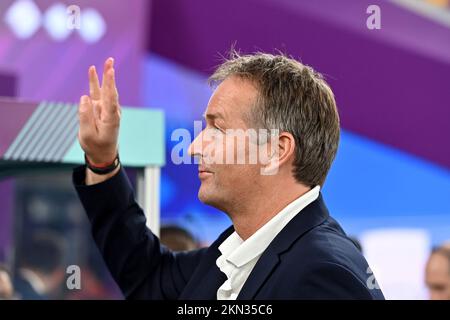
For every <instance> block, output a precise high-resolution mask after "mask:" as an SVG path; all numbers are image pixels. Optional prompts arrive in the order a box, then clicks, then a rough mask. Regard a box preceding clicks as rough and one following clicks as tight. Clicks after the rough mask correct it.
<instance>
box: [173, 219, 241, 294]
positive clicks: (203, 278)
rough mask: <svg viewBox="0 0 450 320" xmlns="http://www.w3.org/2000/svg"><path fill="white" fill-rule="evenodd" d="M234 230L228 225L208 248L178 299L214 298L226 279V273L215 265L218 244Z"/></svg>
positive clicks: (218, 252)
mask: <svg viewBox="0 0 450 320" xmlns="http://www.w3.org/2000/svg"><path fill="white" fill-rule="evenodd" d="M233 232H234V228H233V227H230V228H228V229H227V230H225V231H224V232H223V233H222V234H221V235H220V236H219V238H218V239H217V240H216V241H215V242H214V243H213V244H212V245H211V246H210V247H209V248H208V251H207V252H206V254H205V256H204V257H203V259H202V260H201V262H200V264H199V266H198V267H197V269H196V271H195V272H194V274H193V275H192V277H191V279H190V280H189V282H188V283H187V285H186V287H185V288H184V290H183V292H182V293H181V295H180V297H179V299H181V300H191V299H192V300H216V299H217V290H218V289H219V287H220V286H221V285H222V284H223V283H224V282H225V281H226V280H227V277H226V275H225V274H224V273H223V272H221V271H220V269H219V268H218V267H217V265H216V260H217V258H218V257H219V256H220V251H219V245H220V244H221V243H222V242H223V241H224V240H225V239H226V238H227V237H228V236H229V235H230V234H231V233H233Z"/></svg>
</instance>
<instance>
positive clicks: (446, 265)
mask: <svg viewBox="0 0 450 320" xmlns="http://www.w3.org/2000/svg"><path fill="white" fill-rule="evenodd" d="M425 281H426V284H427V287H428V290H429V292H430V299H431V300H450V245H448V244H446V245H442V246H441V247H438V248H436V249H434V250H433V251H432V252H431V255H430V257H429V259H428V262H427V266H426V270H425Z"/></svg>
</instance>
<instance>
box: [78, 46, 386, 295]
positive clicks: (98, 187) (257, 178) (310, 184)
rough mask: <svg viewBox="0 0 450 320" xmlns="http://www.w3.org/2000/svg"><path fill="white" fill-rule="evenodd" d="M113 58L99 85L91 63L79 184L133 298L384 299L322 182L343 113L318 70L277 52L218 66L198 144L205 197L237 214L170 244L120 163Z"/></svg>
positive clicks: (98, 236)
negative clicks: (196, 239) (206, 241)
mask: <svg viewBox="0 0 450 320" xmlns="http://www.w3.org/2000/svg"><path fill="white" fill-rule="evenodd" d="M113 64H114V61H113V59H111V58H110V59H108V60H107V61H106V62H105V66H104V73H103V84H102V87H100V85H99V81H98V77H97V73H96V71H95V68H94V67H91V68H90V69H89V79H90V81H89V82H90V96H82V97H81V100H80V107H79V118H80V131H79V140H80V144H81V147H82V148H83V150H84V151H85V153H86V162H87V166H83V167H80V168H77V169H76V170H75V172H74V184H75V186H76V189H77V192H78V195H79V197H80V199H81V202H82V203H83V206H84V208H85V210H86V212H87V214H88V216H89V218H90V221H91V223H92V229H93V234H94V238H95V240H96V242H97V244H98V246H99V248H100V250H101V252H102V254H103V256H104V259H105V261H106V263H107V265H108V267H109V269H110V271H111V273H112V275H113V276H114V278H115V280H116V281H117V282H118V284H119V286H120V287H121V289H122V291H123V293H124V295H125V297H126V298H129V299H229V300H232V299H383V294H382V293H381V291H380V290H379V289H377V288H376V287H375V288H372V287H373V286H371V285H368V283H367V282H368V279H369V277H371V274H368V273H367V270H368V265H367V263H366V261H365V259H364V258H363V256H362V255H361V253H360V252H359V251H358V249H357V248H356V247H355V245H354V244H353V243H352V241H351V240H350V239H349V238H348V237H347V236H346V235H345V233H344V231H343V230H342V229H341V227H340V226H339V225H338V224H337V222H336V221H335V220H334V219H333V218H331V217H330V216H329V214H328V211H327V209H326V207H325V204H324V201H323V199H322V196H321V194H320V188H321V186H322V185H323V183H324V181H325V177H326V175H327V172H328V170H329V168H330V166H331V163H332V161H333V159H334V157H335V154H336V151H337V147H338V141H339V117H338V113H337V110H336V105H335V100H334V96H333V94H332V92H331V90H330V88H329V87H328V85H327V84H326V83H325V81H324V80H323V79H322V78H321V76H320V75H319V74H317V73H316V72H314V71H313V70H312V69H311V68H310V67H307V66H304V65H302V64H301V63H299V62H297V61H295V60H293V59H290V58H287V57H285V56H281V55H277V56H273V55H269V54H254V55H248V56H239V55H238V54H234V55H233V56H232V57H231V59H230V60H228V61H226V62H225V63H224V64H222V65H221V66H220V67H219V68H218V69H217V70H216V72H215V73H214V74H213V75H212V77H211V82H212V83H213V84H214V85H215V86H216V88H215V91H214V93H213V95H212V97H211V99H210V101H209V103H208V106H207V108H206V112H205V119H206V128H205V129H204V130H203V131H202V132H201V133H200V134H199V135H198V136H197V138H196V139H195V140H194V141H193V142H192V144H191V145H190V147H189V152H190V154H191V155H193V156H194V157H196V159H198V161H199V178H200V180H201V186H200V189H199V192H198V196H199V199H200V200H201V201H203V202H204V203H206V204H208V205H211V206H214V207H216V208H218V209H220V210H222V211H223V212H225V213H226V214H227V215H228V216H229V217H230V219H231V220H232V222H233V226H232V227H230V228H228V229H227V230H225V231H224V232H223V233H222V234H221V235H220V236H219V237H218V239H217V240H216V241H215V242H214V243H213V244H212V245H211V246H210V247H209V248H204V249H199V250H195V251H191V252H183V253H173V252H170V251H169V250H167V248H165V247H164V246H161V245H160V243H159V240H158V238H157V237H156V236H155V235H154V234H153V233H152V232H151V231H150V230H149V229H147V228H146V226H145V217H144V214H143V212H142V210H141V209H140V208H139V206H138V205H137V204H136V202H135V200H134V194H133V191H132V189H131V187H130V184H129V182H128V180H127V177H126V175H125V173H124V171H123V170H122V169H121V167H120V164H119V160H118V157H117V155H118V150H117V136H118V132H119V124H120V106H119V101H118V94H117V89H116V86H115V79H114V67H113ZM264 129H266V131H264ZM256 130H258V132H262V133H263V134H258V135H257V136H255V134H252V133H254V132H255V131H256ZM236 131H239V132H240V134H236ZM267 132H268V133H267ZM264 133H266V135H264ZM236 137H240V138H242V137H243V140H244V142H245V143H244V144H242V143H241V144H237V143H234V140H235V139H236ZM148 147H149V148H151V146H148ZM255 149H257V150H258V159H257V161H244V162H242V161H240V160H243V159H246V160H247V159H251V158H253V160H254V155H255V152H254V150H255ZM252 150H253V151H252ZM264 151H265V152H264ZM239 155H240V156H239ZM224 159H227V160H228V161H225V160H224Z"/></svg>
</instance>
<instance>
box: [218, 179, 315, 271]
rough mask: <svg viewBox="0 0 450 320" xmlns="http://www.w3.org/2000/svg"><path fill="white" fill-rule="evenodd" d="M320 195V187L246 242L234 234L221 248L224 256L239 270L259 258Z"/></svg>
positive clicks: (279, 214) (289, 205) (288, 208)
mask: <svg viewBox="0 0 450 320" xmlns="http://www.w3.org/2000/svg"><path fill="white" fill-rule="evenodd" d="M319 193H320V186H316V187H314V188H313V189H311V190H309V191H308V192H307V193H305V194H304V195H302V196H300V197H299V198H297V199H296V200H294V201H292V202H291V203H290V204H288V205H287V206H286V207H285V208H284V209H283V210H281V211H280V212H279V213H278V214H276V215H275V216H274V217H273V218H272V219H270V220H269V221H268V222H267V223H266V224H265V225H263V226H262V227H261V228H260V229H258V230H257V231H256V232H255V233H254V234H253V235H252V236H250V238H248V239H247V240H245V241H243V240H242V239H241V237H239V235H238V234H237V233H236V231H235V232H233V233H232V234H231V235H230V236H229V237H228V238H227V239H225V241H224V242H222V244H221V245H220V246H219V250H220V252H221V253H222V256H223V257H224V258H225V259H226V261H228V262H230V263H232V264H233V265H234V266H236V267H238V268H239V267H242V266H243V265H245V264H247V263H248V262H250V261H252V260H253V259H255V258H257V257H259V256H260V255H261V254H262V253H263V252H264V251H265V250H266V249H267V247H268V246H269V244H270V243H271V242H272V240H273V239H274V238H275V237H276V236H277V235H278V233H279V232H280V231H281V230H282V229H283V228H284V227H285V226H286V225H287V224H288V223H289V221H291V219H292V218H294V217H295V216H296V215H297V214H298V213H299V212H300V211H301V210H303V209H304V208H305V207H306V206H308V205H309V204H310V203H311V202H313V201H315V200H316V199H317V198H318V197H319Z"/></svg>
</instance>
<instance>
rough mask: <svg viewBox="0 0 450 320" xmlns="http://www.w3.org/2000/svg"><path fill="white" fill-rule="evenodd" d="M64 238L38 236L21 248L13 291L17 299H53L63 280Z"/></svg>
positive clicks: (46, 233)
mask: <svg viewBox="0 0 450 320" xmlns="http://www.w3.org/2000/svg"><path fill="white" fill-rule="evenodd" d="M63 254H64V247H63V239H61V238H60V237H58V236H57V235H55V234H51V233H48V232H45V233H43V232H42V233H39V234H36V235H34V236H32V237H31V239H29V240H27V241H26V243H25V244H24V245H23V246H22V250H21V251H20V257H19V259H18V260H19V261H18V270H17V272H16V274H15V277H14V288H15V290H16V292H17V295H18V297H19V298H20V299H23V300H45V299H52V298H54V297H55V294H56V293H58V291H59V290H60V289H61V284H62V283H63V282H64V279H65V269H64V267H63Z"/></svg>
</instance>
